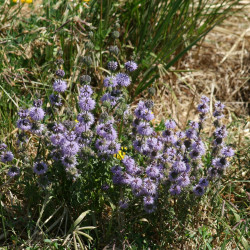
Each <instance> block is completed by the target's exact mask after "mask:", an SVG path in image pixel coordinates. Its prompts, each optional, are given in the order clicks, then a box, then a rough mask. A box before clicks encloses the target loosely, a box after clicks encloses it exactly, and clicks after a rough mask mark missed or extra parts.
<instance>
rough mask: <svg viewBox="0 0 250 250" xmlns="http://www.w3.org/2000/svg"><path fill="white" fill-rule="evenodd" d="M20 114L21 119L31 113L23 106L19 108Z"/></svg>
mask: <svg viewBox="0 0 250 250" xmlns="http://www.w3.org/2000/svg"><path fill="white" fill-rule="evenodd" d="M18 115H19V117H20V118H21V119H24V118H27V117H28V115H29V110H28V109H23V108H21V109H19V110H18Z"/></svg>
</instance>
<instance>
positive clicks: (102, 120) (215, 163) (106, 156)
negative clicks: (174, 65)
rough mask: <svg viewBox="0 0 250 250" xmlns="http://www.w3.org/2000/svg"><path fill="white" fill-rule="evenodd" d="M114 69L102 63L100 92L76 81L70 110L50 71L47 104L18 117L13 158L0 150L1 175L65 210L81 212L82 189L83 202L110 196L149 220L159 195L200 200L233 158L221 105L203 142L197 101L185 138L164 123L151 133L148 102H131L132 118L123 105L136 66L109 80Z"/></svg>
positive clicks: (59, 80) (63, 87) (204, 110)
mask: <svg viewBox="0 0 250 250" xmlns="http://www.w3.org/2000/svg"><path fill="white" fill-rule="evenodd" d="M118 67H119V66H118V63H117V62H116V61H109V62H108V72H109V75H108V76H107V77H105V78H104V80H103V88H102V89H101V90H100V89H94V88H93V87H91V77H90V76H89V75H82V76H81V77H80V84H78V85H77V91H78V98H77V99H75V100H73V101H72V100H71V105H75V107H73V106H69V105H68V106H67V102H68V101H70V100H67V98H66V93H67V90H68V89H69V86H68V84H67V82H66V81H65V80H63V77H64V75H65V73H64V71H63V70H62V69H60V68H59V69H58V70H56V72H55V77H54V80H53V83H52V86H53V92H52V93H51V94H50V95H49V103H43V101H42V100H41V99H36V100H34V102H33V106H32V107H29V108H21V109H19V111H18V116H19V119H18V120H17V127H18V129H19V133H18V140H17V151H16V155H15V156H14V154H13V153H12V152H11V151H10V150H8V149H7V147H6V145H5V144H4V143H2V144H1V162H2V163H4V164H5V166H8V168H6V171H7V175H8V176H9V177H10V178H15V179H16V181H18V180H19V179H20V178H22V180H23V182H24V183H25V182H29V183H30V184H29V185H35V186H36V188H37V189H39V190H40V191H39V192H43V191H42V190H44V191H45V190H50V191H51V192H53V193H54V194H55V195H56V196H57V198H58V199H65V202H66V203H67V204H68V205H69V206H72V205H73V204H76V203H78V202H79V201H81V202H79V203H78V205H79V206H82V207H88V206H89V204H90V203H89V202H90V201H89V200H87V199H86V200H84V198H83V197H82V198H80V200H79V195H80V194H81V192H82V190H83V189H84V190H85V191H84V192H83V193H86V192H88V193H90V194H91V192H92V190H91V189H89V190H88V188H90V187H91V186H95V190H98V189H99V190H98V192H100V190H108V189H111V190H113V191H114V194H115V195H117V197H115V196H114V203H115V201H117V202H118V203H119V206H120V208H121V209H126V208H128V206H133V204H134V203H139V204H142V208H143V209H144V210H145V211H146V212H147V213H157V201H158V198H159V193H160V192H159V190H165V192H164V193H165V194H166V193H169V194H170V195H172V196H176V197H178V196H180V195H181V194H185V195H186V196H190V197H192V196H193V197H200V196H202V195H203V194H204V193H205V192H206V189H207V188H208V186H209V185H211V186H213V183H214V182H216V181H217V180H218V179H219V178H220V177H221V176H222V175H223V174H224V173H225V171H226V169H227V168H228V166H229V164H230V157H232V156H233V155H234V151H233V149H232V148H231V147H229V146H227V145H226V144H225V138H226V136H227V130H226V126H225V125H223V124H222V123H221V118H222V117H223V114H222V113H223V109H224V105H223V104H222V103H220V102H217V103H215V111H214V113H213V118H214V121H213V124H212V125H213V126H214V132H213V135H212V137H211V138H208V137H207V135H206V134H205V133H203V129H204V127H205V126H211V124H210V125H208V124H207V122H206V120H207V118H208V114H209V99H208V98H207V97H205V96H203V97H202V98H201V102H200V104H199V105H198V107H197V111H198V113H199V118H198V119H197V121H190V122H189V123H188V124H187V127H186V129H185V130H180V129H178V127H177V124H176V122H175V121H174V120H172V119H170V120H166V121H165V123H164V125H163V124H161V129H159V126H155V124H154V122H153V120H154V113H153V109H154V103H153V102H152V101H151V100H150V99H149V100H143V101H142V100H141V101H139V103H138V104H137V107H136V108H135V109H134V110H132V109H131V107H130V105H129V104H128V95H127V87H128V86H129V85H130V84H131V76H130V75H131V74H133V72H134V71H136V69H137V67H138V66H137V64H136V63H135V62H134V61H128V62H126V63H125V65H124V70H123V71H124V72H123V71H122V70H121V71H120V72H118V73H115V72H116V71H117V69H118ZM103 89H104V90H103ZM150 91H152V89H150V90H149V92H150ZM75 111H77V112H75ZM66 193H67V195H66ZM92 195H93V196H95V195H96V194H91V196H92ZM25 198H26V199H29V197H25Z"/></svg>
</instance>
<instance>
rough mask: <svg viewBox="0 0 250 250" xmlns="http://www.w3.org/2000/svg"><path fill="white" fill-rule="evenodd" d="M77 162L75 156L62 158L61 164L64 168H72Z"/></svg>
mask: <svg viewBox="0 0 250 250" xmlns="http://www.w3.org/2000/svg"><path fill="white" fill-rule="evenodd" d="M76 163H77V161H76V157H75V156H64V157H62V164H63V166H64V167H66V168H73V167H75V165H76Z"/></svg>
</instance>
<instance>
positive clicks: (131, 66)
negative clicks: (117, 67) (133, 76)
mask: <svg viewBox="0 0 250 250" xmlns="http://www.w3.org/2000/svg"><path fill="white" fill-rule="evenodd" d="M125 68H126V70H127V71H129V72H132V71H135V70H136V69H137V68H138V66H137V64H136V63H135V62H133V61H128V62H126V63H125Z"/></svg>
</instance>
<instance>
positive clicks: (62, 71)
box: [56, 69, 65, 78]
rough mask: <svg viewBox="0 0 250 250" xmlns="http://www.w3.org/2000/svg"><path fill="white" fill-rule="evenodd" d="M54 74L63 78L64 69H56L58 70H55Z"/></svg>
mask: <svg viewBox="0 0 250 250" xmlns="http://www.w3.org/2000/svg"><path fill="white" fill-rule="evenodd" d="M56 76H58V77H60V78H63V77H64V76H65V72H64V70H62V69H58V70H57V71H56Z"/></svg>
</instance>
